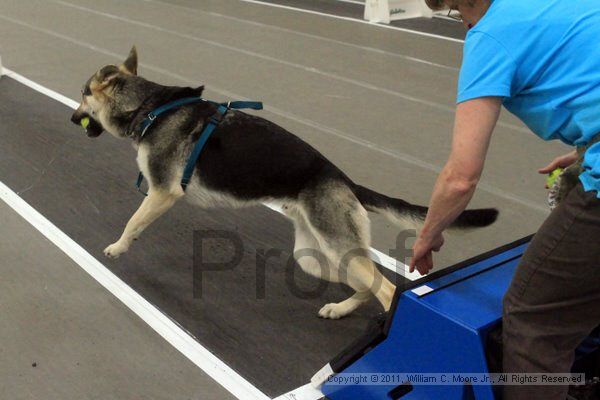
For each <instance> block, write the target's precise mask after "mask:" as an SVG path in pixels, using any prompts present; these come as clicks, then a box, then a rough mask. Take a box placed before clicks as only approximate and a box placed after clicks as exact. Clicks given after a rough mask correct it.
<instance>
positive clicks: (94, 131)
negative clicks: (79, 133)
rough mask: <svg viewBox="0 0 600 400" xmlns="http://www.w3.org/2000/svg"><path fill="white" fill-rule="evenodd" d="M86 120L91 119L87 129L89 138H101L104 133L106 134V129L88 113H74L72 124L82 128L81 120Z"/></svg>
mask: <svg viewBox="0 0 600 400" xmlns="http://www.w3.org/2000/svg"><path fill="white" fill-rule="evenodd" d="M84 118H89V121H90V122H89V124H88V126H87V128H86V129H85V133H86V134H87V135H88V137H98V136H100V134H102V132H104V128H103V127H102V125H100V123H98V122H97V121H96V120H95V119H94V118H92V117H91V116H90V115H88V114H86V113H78V112H75V113H73V115H72V116H71V122H72V123H74V124H75V125H79V126H81V120H82V119H84Z"/></svg>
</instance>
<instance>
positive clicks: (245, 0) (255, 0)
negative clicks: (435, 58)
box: [236, 0, 465, 43]
mask: <svg viewBox="0 0 600 400" xmlns="http://www.w3.org/2000/svg"><path fill="white" fill-rule="evenodd" d="M236 1H241V2H243V3H250V4H257V5H261V6H266V7H273V8H281V9H284V10H290V11H297V12H301V13H305V14H313V15H319V16H322V17H326V18H334V19H340V20H344V21H351V22H356V23H360V24H366V25H371V26H374V27H378V28H383V29H391V30H395V31H400V32H405V33H411V34H414V35H418V36H425V37H430V38H435V39H442V40H447V41H449V42H455V43H464V42H465V41H464V40H461V39H455V38H450V37H447V36H441V35H436V34H433V33H427V32H421V31H415V30H412V29H406V28H400V27H398V26H393V25H386V24H373V23H371V22H369V21H364V20H362V19H356V18H350V17H342V16H339V15H334V14H327V13H323V12H319V11H312V10H305V9H303V8H298V7H291V6H285V5H283V4H274V3H267V2H264V1H259V0H236Z"/></svg>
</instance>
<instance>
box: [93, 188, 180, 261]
mask: <svg viewBox="0 0 600 400" xmlns="http://www.w3.org/2000/svg"><path fill="white" fill-rule="evenodd" d="M181 196H183V191H182V192H181V193H177V192H175V193H173V192H171V191H167V190H163V189H158V188H155V189H153V188H151V189H150V190H149V191H148V196H146V198H145V199H144V201H143V202H142V205H141V206H140V207H139V208H138V210H137V211H136V212H135V214H133V216H132V217H131V219H130V220H129V222H128V223H127V226H125V230H124V231H123V234H122V235H121V238H120V239H119V240H118V241H117V242H115V243H113V244H111V245H110V246H108V247H107V248H106V249H104V255H105V256H107V257H109V258H117V257H119V256H120V255H121V254H123V253H125V252H126V251H127V250H129V246H131V243H132V242H133V241H134V240H136V239H137V238H138V237H139V235H140V234H141V233H142V231H143V230H144V229H146V228H147V227H148V225H150V224H151V223H152V222H154V221H155V220H156V219H157V218H158V217H160V216H161V215H163V214H164V213H165V212H166V211H167V210H168V209H170V208H171V207H172V206H173V204H175V201H177V199H178V198H179V197H181Z"/></svg>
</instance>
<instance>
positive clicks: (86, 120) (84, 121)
mask: <svg viewBox="0 0 600 400" xmlns="http://www.w3.org/2000/svg"><path fill="white" fill-rule="evenodd" d="M89 124H90V119H89V118H88V117H85V118H82V119H81V126H83V129H87V127H88V125H89Z"/></svg>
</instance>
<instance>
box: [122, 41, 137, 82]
mask: <svg viewBox="0 0 600 400" xmlns="http://www.w3.org/2000/svg"><path fill="white" fill-rule="evenodd" d="M137 68H138V55H137V49H136V48H135V46H133V47H132V48H131V51H130V52H129V56H127V60H125V62H124V63H123V64H121V65H119V70H120V71H121V72H123V73H126V74H129V75H137Z"/></svg>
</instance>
